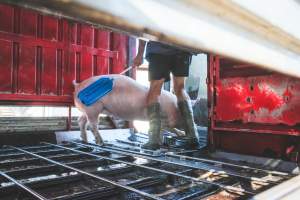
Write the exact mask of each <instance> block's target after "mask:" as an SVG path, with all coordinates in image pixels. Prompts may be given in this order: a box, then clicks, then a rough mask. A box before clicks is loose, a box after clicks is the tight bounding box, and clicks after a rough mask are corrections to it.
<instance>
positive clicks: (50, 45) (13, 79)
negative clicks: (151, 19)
mask: <svg viewBox="0 0 300 200" xmlns="http://www.w3.org/2000/svg"><path fill="white" fill-rule="evenodd" d="M0 22H1V23H0V69H1V72H0V104H41V105H70V104H72V93H73V86H72V80H74V79H76V80H77V81H81V80H84V79H86V78H88V77H90V76H93V75H100V74H108V73H119V72H121V71H122V70H123V68H124V67H125V66H127V60H128V39H129V38H128V36H125V35H122V34H119V33H114V32H110V31H107V30H103V29H99V28H94V27H92V26H91V25H87V24H82V23H78V22H74V21H70V20H67V19H64V18H58V17H53V16H46V15H42V14H40V13H37V12H35V11H32V10H28V9H23V8H19V7H15V6H10V5H5V4H0Z"/></svg>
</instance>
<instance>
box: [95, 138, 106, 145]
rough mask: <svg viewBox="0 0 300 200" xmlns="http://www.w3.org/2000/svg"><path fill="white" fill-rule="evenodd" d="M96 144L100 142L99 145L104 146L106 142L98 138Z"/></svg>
mask: <svg viewBox="0 0 300 200" xmlns="http://www.w3.org/2000/svg"><path fill="white" fill-rule="evenodd" d="M96 144H98V145H99V146H103V145H104V142H103V141H102V140H97V139H96Z"/></svg>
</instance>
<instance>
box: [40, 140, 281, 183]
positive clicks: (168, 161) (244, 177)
mask: <svg viewBox="0 0 300 200" xmlns="http://www.w3.org/2000/svg"><path fill="white" fill-rule="evenodd" d="M71 143H74V144H77V145H78V146H83V147H94V148H96V149H99V150H102V151H109V152H112V153H116V154H121V155H132V156H133V154H131V153H126V152H124V151H122V150H113V149H108V148H105V147H100V146H97V145H95V146H94V145H87V144H80V143H77V142H71ZM45 144H50V143H45ZM134 156H135V157H139V158H144V159H148V160H152V161H157V162H163V163H168V164H173V165H178V166H182V167H190V168H193V169H200V170H207V171H210V172H215V173H224V172H225V174H228V175H230V176H233V177H237V178H242V179H245V180H248V181H256V182H257V183H262V184H266V183H268V184H274V183H275V182H273V181H269V180H264V179H261V178H256V177H248V176H244V175H240V174H237V173H234V172H230V171H228V170H227V171H225V170H222V171H221V170H216V167H215V166H214V167H213V166H207V165H206V166H201V167H200V166H195V165H190V164H187V163H178V162H173V161H171V160H168V159H161V158H155V157H149V156H143V155H140V154H135V155H134ZM213 168H214V169H213ZM198 180H199V179H198ZM200 181H202V180H200ZM209 183H211V182H209Z"/></svg>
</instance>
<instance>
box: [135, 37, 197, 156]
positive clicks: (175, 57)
mask: <svg viewBox="0 0 300 200" xmlns="http://www.w3.org/2000/svg"><path fill="white" fill-rule="evenodd" d="M145 47H146V54H145V56H146V59H147V61H148V62H149V81H150V89H149V93H148V96H147V102H146V103H147V115H148V118H149V125H150V127H149V141H148V142H147V143H146V144H144V145H143V148H146V149H153V150H154V149H158V148H160V145H161V144H162V141H161V136H160V131H161V116H160V111H161V108H160V104H159V101H158V98H159V96H160V94H161V90H162V86H163V83H164V82H165V81H166V82H167V81H169V80H170V73H172V74H173V85H174V88H173V89H174V93H175V95H176V96H177V103H178V108H179V111H180V114H181V115H182V119H183V126H184V127H183V128H184V131H185V133H186V137H187V138H188V139H189V140H190V141H193V142H192V143H194V144H197V143H198V140H197V127H196V125H195V123H194V118H193V112H192V106H191V102H190V98H189V96H188V94H187V93H186V91H185V89H184V83H185V78H186V77H187V76H188V75H189V66H190V64H191V59H192V54H191V53H190V52H187V51H184V50H181V49H178V48H175V47H171V46H169V45H166V44H162V43H159V42H155V41H149V42H148V43H147V46H146V42H145V41H143V40H139V47H138V53H137V55H136V57H135V58H134V60H133V67H138V66H140V65H141V64H142V63H143V55H144V51H145Z"/></svg>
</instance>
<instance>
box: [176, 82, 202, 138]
mask: <svg viewBox="0 0 300 200" xmlns="http://www.w3.org/2000/svg"><path fill="white" fill-rule="evenodd" d="M184 82H185V77H176V76H174V92H175V95H176V96H177V102H178V108H179V111H180V113H181V115H182V118H183V119H182V120H183V124H184V131H185V134H186V136H187V137H188V138H191V139H192V140H193V141H195V142H197V135H198V134H197V127H196V124H195V122H194V116H193V110H192V105H191V101H190V97H189V95H188V94H187V92H186V91H185V89H184Z"/></svg>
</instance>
